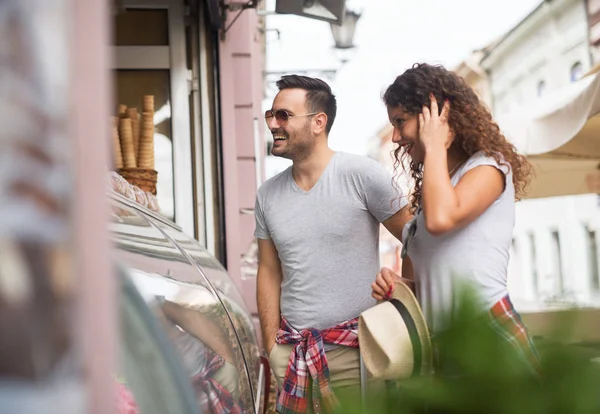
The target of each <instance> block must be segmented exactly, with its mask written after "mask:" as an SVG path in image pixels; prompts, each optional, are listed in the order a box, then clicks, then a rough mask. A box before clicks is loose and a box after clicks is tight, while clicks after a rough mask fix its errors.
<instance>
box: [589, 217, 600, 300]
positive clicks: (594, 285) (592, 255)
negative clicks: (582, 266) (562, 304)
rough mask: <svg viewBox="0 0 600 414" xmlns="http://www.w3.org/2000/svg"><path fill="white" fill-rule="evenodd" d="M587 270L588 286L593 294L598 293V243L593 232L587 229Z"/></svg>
mask: <svg viewBox="0 0 600 414" xmlns="http://www.w3.org/2000/svg"><path fill="white" fill-rule="evenodd" d="M586 236H587V249H588V269H589V277H590V286H591V290H592V291H593V292H598V291H600V274H599V273H600V270H599V269H598V265H599V263H598V242H597V240H598V239H597V238H596V236H597V234H596V231H595V230H592V229H589V228H588V229H587V231H586Z"/></svg>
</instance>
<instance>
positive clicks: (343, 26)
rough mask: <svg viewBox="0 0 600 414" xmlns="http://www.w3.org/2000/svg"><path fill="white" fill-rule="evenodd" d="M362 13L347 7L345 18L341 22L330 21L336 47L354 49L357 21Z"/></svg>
mask: <svg viewBox="0 0 600 414" xmlns="http://www.w3.org/2000/svg"><path fill="white" fill-rule="evenodd" d="M360 16H361V14H360V13H359V12H354V11H350V10H348V9H346V11H345V13H344V18H343V19H342V21H341V22H340V24H336V23H330V26H331V34H332V35H333V40H334V41H335V48H336V49H342V50H345V49H352V48H354V32H355V31H356V23H357V22H358V19H360Z"/></svg>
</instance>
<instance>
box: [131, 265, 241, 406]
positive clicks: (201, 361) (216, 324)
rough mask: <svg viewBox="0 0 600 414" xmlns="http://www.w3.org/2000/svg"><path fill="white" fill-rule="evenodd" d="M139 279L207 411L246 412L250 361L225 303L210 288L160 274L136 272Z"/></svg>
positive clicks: (136, 283) (200, 401) (135, 277)
mask: <svg viewBox="0 0 600 414" xmlns="http://www.w3.org/2000/svg"><path fill="white" fill-rule="evenodd" d="M133 280H134V282H135V285H136V286H137V287H138V289H139V290H140V291H142V292H144V293H143V295H144V297H145V299H146V300H147V302H148V303H150V304H151V306H152V308H153V309H154V311H155V313H156V316H157V318H158V319H159V321H160V322H161V325H162V326H163V328H164V330H165V332H166V333H167V335H168V337H169V339H170V340H171V343H172V344H173V345H174V347H175V350H176V352H177V353H178V355H179V357H180V359H181V362H182V365H183V366H184V368H185V370H186V373H187V374H188V376H189V378H190V380H191V383H192V386H193V388H194V391H195V393H196V398H197V401H198V404H199V405H200V406H201V408H202V412H206V413H223V412H224V413H241V412H242V402H241V399H240V397H241V390H240V388H241V387H240V372H241V371H242V372H243V370H244V360H243V358H242V357H241V354H240V353H239V350H238V349H237V347H236V346H235V344H236V342H232V341H231V334H232V333H233V332H232V330H231V329H228V326H229V325H228V321H227V320H224V319H223V318H222V316H223V315H225V312H224V310H223V308H222V306H221V304H220V302H219V301H218V300H217V299H216V298H215V297H214V296H213V295H212V293H210V292H209V291H207V290H205V289H204V288H200V287H199V286H191V285H187V284H184V283H180V282H177V281H174V280H168V279H164V278H162V277H161V276H158V275H150V274H146V273H143V272H140V271H135V273H134V276H133ZM251 406H252V405H249V406H248V407H251Z"/></svg>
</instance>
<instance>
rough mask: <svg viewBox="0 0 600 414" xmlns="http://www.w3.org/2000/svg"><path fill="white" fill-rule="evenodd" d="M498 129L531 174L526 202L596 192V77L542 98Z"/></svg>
mask: <svg viewBox="0 0 600 414" xmlns="http://www.w3.org/2000/svg"><path fill="white" fill-rule="evenodd" d="M499 124H500V128H501V129H502V131H503V132H504V133H505V135H506V137H507V138H508V139H509V140H511V141H512V142H513V143H514V144H515V145H516V146H517V148H518V149H519V151H521V152H522V153H524V154H526V155H528V157H529V159H530V161H531V163H532V164H533V165H534V167H535V169H536V178H535V179H534V181H533V182H532V184H531V188H530V194H529V197H530V198H536V197H551V196H561V195H573V194H585V193H600V169H599V167H600V73H595V74H592V75H590V76H586V77H584V78H583V79H581V80H579V81H577V82H574V83H572V84H570V85H569V86H568V87H566V88H563V89H560V90H557V91H553V92H551V93H548V94H547V95H544V96H542V97H541V98H539V99H537V100H536V101H535V102H533V103H531V104H530V105H529V106H527V107H525V108H520V109H519V111H518V113H515V114H511V115H509V116H506V117H503V118H500V119H499Z"/></svg>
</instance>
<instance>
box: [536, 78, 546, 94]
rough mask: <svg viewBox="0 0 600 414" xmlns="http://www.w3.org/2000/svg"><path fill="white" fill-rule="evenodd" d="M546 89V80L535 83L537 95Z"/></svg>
mask: <svg viewBox="0 0 600 414" xmlns="http://www.w3.org/2000/svg"><path fill="white" fill-rule="evenodd" d="M545 91H546V81H540V82H539V83H538V84H537V96H538V97H539V96H542V95H543V94H544V92H545Z"/></svg>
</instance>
